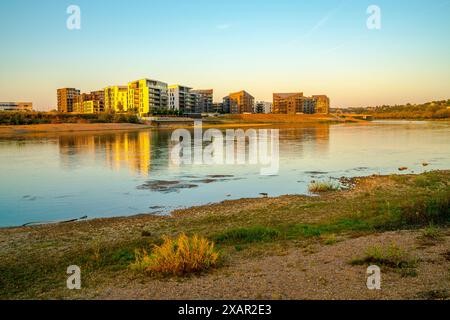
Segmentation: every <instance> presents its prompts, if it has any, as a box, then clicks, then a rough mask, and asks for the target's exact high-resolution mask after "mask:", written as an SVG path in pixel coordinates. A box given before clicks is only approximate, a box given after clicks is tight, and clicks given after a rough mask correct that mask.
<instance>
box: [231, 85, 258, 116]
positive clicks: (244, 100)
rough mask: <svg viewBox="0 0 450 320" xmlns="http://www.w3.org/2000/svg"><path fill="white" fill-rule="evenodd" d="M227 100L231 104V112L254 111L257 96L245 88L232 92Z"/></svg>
mask: <svg viewBox="0 0 450 320" xmlns="http://www.w3.org/2000/svg"><path fill="white" fill-rule="evenodd" d="M226 100H227V103H228V104H229V112H230V113H234V114H240V113H253V107H254V102H255V98H253V96H252V95H250V94H249V93H248V92H246V91H244V90H242V91H239V92H234V93H230V95H229V96H228V97H227V99H226ZM224 104H225V100H224Z"/></svg>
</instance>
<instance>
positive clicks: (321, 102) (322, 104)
mask: <svg viewBox="0 0 450 320" xmlns="http://www.w3.org/2000/svg"><path fill="white" fill-rule="evenodd" d="M312 98H313V99H314V100H315V102H316V110H315V111H316V113H321V114H329V113H330V98H328V97H327V96H326V95H323V94H322V95H313V96H312Z"/></svg>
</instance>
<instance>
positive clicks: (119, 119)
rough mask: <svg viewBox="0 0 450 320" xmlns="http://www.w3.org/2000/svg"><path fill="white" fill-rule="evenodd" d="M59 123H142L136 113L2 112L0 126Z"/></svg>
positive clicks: (0, 113)
mask: <svg viewBox="0 0 450 320" xmlns="http://www.w3.org/2000/svg"><path fill="white" fill-rule="evenodd" d="M59 123H140V120H139V118H138V117H137V115H136V114H134V113H112V112H106V113H98V114H75V113H59V112H14V111H3V112H0V125H30V124H59Z"/></svg>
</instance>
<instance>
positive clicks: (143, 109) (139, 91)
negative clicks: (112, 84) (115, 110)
mask: <svg viewBox="0 0 450 320" xmlns="http://www.w3.org/2000/svg"><path fill="white" fill-rule="evenodd" d="M168 100H169V98H168V87H167V83H164V82H161V81H157V80H151V79H141V80H136V81H133V82H130V83H128V108H129V109H133V110H136V111H137V112H138V113H139V115H141V116H148V115H151V114H152V113H153V112H155V111H158V110H167V109H168Z"/></svg>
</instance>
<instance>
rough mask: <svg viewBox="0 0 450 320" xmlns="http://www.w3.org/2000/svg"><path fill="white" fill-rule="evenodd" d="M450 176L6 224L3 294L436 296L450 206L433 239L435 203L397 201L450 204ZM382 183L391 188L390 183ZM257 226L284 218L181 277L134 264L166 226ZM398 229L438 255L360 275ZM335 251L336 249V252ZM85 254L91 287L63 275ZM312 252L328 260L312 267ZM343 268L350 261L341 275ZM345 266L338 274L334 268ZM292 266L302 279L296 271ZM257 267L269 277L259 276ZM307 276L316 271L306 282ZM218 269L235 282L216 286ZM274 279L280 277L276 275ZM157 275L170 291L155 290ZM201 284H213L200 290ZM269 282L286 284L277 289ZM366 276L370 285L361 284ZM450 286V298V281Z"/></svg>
mask: <svg viewBox="0 0 450 320" xmlns="http://www.w3.org/2000/svg"><path fill="white" fill-rule="evenodd" d="M449 181H450V171H448V170H447V171H433V172H429V173H424V174H418V175H414V174H411V175H388V176H377V175H374V176H369V177H362V178H354V179H352V180H351V188H349V189H345V190H341V191H334V192H329V193H324V194H320V196H318V197H317V196H316V197H311V196H305V195H285V196H279V197H274V198H249V199H239V200H225V201H222V202H219V203H213V204H208V205H203V206H196V207H190V208H186V209H178V210H175V211H173V212H172V214H171V215H170V216H152V215H136V216H129V217H114V218H97V219H92V220H84V221H79V222H71V223H62V224H46V225H38V226H28V227H10V228H2V229H0V268H1V269H2V270H5V274H4V277H3V279H2V280H0V296H2V297H8V298H19V299H22V298H24V299H28V298H32V299H47V298H56V297H60V298H65V299H80V298H81V299H84V298H96V299H129V298H133V299H134V298H148V299H176V298H183V297H185V296H188V295H192V297H196V298H198V299H202V298H205V297H212V298H214V299H225V298H247V299H277V298H283V299H294V298H302V299H311V298H318V299H321V298H327V297H329V294H330V293H331V292H333V293H334V294H335V296H334V297H336V298H348V299H395V298H411V299H414V298H419V299H423V297H427V295H430V296H431V297H433V295H432V292H435V291H436V290H438V291H439V290H441V291H442V290H443V289H442V287H443V286H444V288H445V286H446V285H448V284H450V270H448V272H449V274H448V278H446V273H445V272H446V271H445V268H446V262H445V261H446V260H445V255H444V254H449V255H450V251H449V252H448V253H446V251H445V250H447V251H448V248H449V247H450V225H449V224H448V223H450V219H449V218H450V217H449V216H446V215H448V213H445V212H444V211H442V212H440V213H439V214H440V215H442V218H443V219H444V220H442V221H448V222H446V223H443V224H442V223H436V224H435V226H436V227H435V228H439V229H438V230H439V234H440V235H441V236H440V238H439V239H441V240H433V239H428V240H429V241H428V240H427V241H428V242H427V243H428V244H427V245H426V246H424V245H423V244H422V243H424V242H423V241H425V240H423V239H422V238H423V237H422V235H423V234H425V233H426V229H424V228H426V227H427V225H428V222H426V221H428V220H427V219H428V218H427V216H426V212H427V211H423V214H425V216H422V213H421V216H420V217H422V218H423V219H425V220H423V221H422V220H420V221H419V220H418V221H417V222H413V221H415V220H411V222H408V221H409V220H405V222H401V221H399V222H396V221H397V220H396V219H397V218H398V216H397V215H396V213H395V212H398V211H397V210H400V212H404V214H406V216H405V217H404V218H405V219H410V218H408V217H409V210H413V211H414V212H419V211H420V210H422V209H420V208H422V207H423V203H427V201H431V200H432V201H447V202H442V203H443V205H444V207H443V208H444V210H448V207H445V206H448V203H449V201H450V183H449ZM380 188H381V189H382V190H383V192H379V190H380ZM423 201H426V202H423ZM385 203H389V204H390V205H389V208H390V209H391V210H394V211H393V213H392V214H393V215H392V216H391V215H387V216H386V213H385V210H386V209H385ZM445 203H446V204H445ZM396 208H398V209H396ZM445 208H447V209H445ZM425 209H426V208H425ZM427 210H428V209H427ZM357 212H359V213H358V214H356V213H357ZM383 212H384V213H383ZM433 217H438V216H433ZM381 218H382V219H381ZM422 218H421V219H422ZM380 219H381V220H380ZM433 219H434V218H433ZM344 221H345V223H344ZM257 226H260V227H264V228H268V230H274V232H275V231H276V234H279V236H277V237H276V238H274V239H266V240H262V241H261V240H257V241H250V242H241V241H237V242H236V241H234V240H231V242H225V243H218V244H217V245H218V247H219V248H220V250H221V252H222V255H223V262H222V264H221V266H219V268H217V269H214V270H212V271H211V272H209V273H205V274H202V275H196V276H192V277H187V278H181V279H178V280H177V279H173V280H171V278H168V279H159V278H153V277H145V276H140V275H136V274H133V273H130V270H129V269H128V265H129V264H130V263H131V262H132V261H133V257H134V250H136V249H138V248H151V246H152V245H154V244H157V243H160V242H159V241H160V239H161V237H163V236H176V235H177V234H179V233H181V232H185V233H187V234H199V235H202V236H205V237H207V238H208V239H211V240H213V241H214V239H218V238H220V235H223V234H224V233H225V234H226V232H229V231H230V230H235V228H244V229H242V230H246V229H245V228H249V229H248V230H253V229H252V228H256V227H257ZM260 227H257V228H260ZM392 241H395V242H396V243H397V244H398V245H399V246H400V247H401V250H403V251H405V252H408V253H414V254H416V255H418V256H419V257H421V258H422V257H427V259H428V258H429V259H432V260H433V261H434V262H433V263H431V264H430V263H427V262H424V261H419V262H418V264H417V267H416V268H415V272H416V273H417V276H414V277H407V278H404V277H403V276H401V275H400V274H398V273H396V272H388V273H387V274H386V276H385V277H386V278H385V279H386V281H387V280H389V281H390V282H389V286H388V287H386V290H384V291H383V293H378V294H377V293H374V292H369V291H368V290H364V288H363V287H362V286H363V285H365V282H364V281H363V282H359V281H360V280H358V279H360V278H361V277H362V278H363V280H364V275H365V267H364V266H359V267H358V266H352V265H350V264H349V261H350V260H351V259H353V258H355V257H356V256H359V255H363V254H364V252H365V250H367V248H369V247H370V246H373V245H383V246H388V245H389V244H390V243H391V242H392ZM418 243H419V244H420V246H419V247H417V244H418ZM429 248H430V249H433V250H432V252H430V251H429V250H428V249H429ZM427 250H428V251H427ZM330 257H334V258H332V259H331V260H330ZM261 261H264V264H261ZM298 263H300V265H298V267H296V266H297V264H298ZM73 264H75V265H79V266H80V267H81V268H82V270H84V271H83V272H84V279H85V280H84V281H85V282H84V286H85V287H83V289H82V290H81V291H79V292H72V291H68V290H66V289H65V287H64V285H63V284H64V283H65V282H64V279H65V268H67V266H68V265H73ZM309 264H313V265H317V267H314V268H310V267H308V265H309ZM335 268H338V269H341V270H345V272H344V271H343V273H342V274H337V275H336V274H335V272H333V270H334V269H335ZM255 270H257V271H255ZM400 271H401V270H399V272H400ZM274 275H277V276H276V277H273V276H274ZM325 275H328V276H331V279H328V278H327V282H326V283H322V282H321V281H322V280H320V279H321V278H323V277H328V276H325ZM333 275H334V276H336V277H337V278H335V279H333V278H332V277H333ZM292 276H295V277H296V278H295V279H301V282H299V283H292V278H291V277H292ZM255 277H257V278H259V279H261V281H262V282H261V283H260V284H258V283H256V284H255V283H250V282H249V281H250V280H251V279H252V278H253V279H254V278H255ZM305 277H306V278H305ZM24 278H25V280H24ZM307 279H310V280H311V281H308V282H304V281H306V280H307ZM446 279H447V280H446ZM215 281H220V282H225V283H227V284H228V286H215V285H214V283H215ZM299 281H300V280H299ZM316 281H319V282H318V283H319V284H320V285H319V287H317V288H319V290H313V291H307V290H306V291H295V290H294V291H293V290H292V289H290V286H291V284H292V285H294V287H296V288H297V287H298V289H299V290H300V288H302V287H303V286H306V288H310V286H311V285H312V287H311V288H310V289H313V288H314V287H315V286H316V285H314V284H315V283H316ZM348 281H350V283H349V282H348ZM267 283H271V285H270V286H269V287H267V286H266V284H267ZM155 286H157V287H158V288H159V292H154V291H153V290H149V288H152V287H155ZM352 286H354V287H352ZM199 287H201V288H203V289H201V290H200V291H197V289H196V288H199ZM228 288H230V290H228ZM267 288H275V289H274V291H272V289H269V290H268V291H267ZM355 288H359V290H353V289H355ZM441 291H439V292H441ZM442 292H443V295H444V296H445V297H447V298H450V292H447V291H442ZM447 294H448V295H447ZM422 295H423V296H422Z"/></svg>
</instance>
